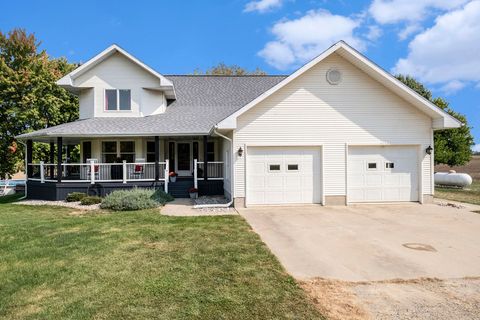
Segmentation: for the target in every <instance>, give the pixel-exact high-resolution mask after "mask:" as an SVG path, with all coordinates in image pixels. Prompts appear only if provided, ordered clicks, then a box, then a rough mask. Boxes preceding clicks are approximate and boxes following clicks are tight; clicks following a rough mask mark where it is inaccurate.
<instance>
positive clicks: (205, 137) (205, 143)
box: [203, 136, 208, 181]
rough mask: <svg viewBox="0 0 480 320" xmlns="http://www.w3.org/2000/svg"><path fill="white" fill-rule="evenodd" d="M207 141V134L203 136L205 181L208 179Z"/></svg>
mask: <svg viewBox="0 0 480 320" xmlns="http://www.w3.org/2000/svg"><path fill="white" fill-rule="evenodd" d="M207 142H208V136H203V180H204V181H207V180H208V173H207V171H208V170H207V168H208V160H207V156H208V152H207V151H208V150H207Z"/></svg>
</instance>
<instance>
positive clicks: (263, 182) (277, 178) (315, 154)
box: [247, 147, 322, 205]
mask: <svg viewBox="0 0 480 320" xmlns="http://www.w3.org/2000/svg"><path fill="white" fill-rule="evenodd" d="M247 152H248V155H247V203H248V204H249V205H250V204H299V203H320V202H321V198H322V197H321V194H322V193H321V188H322V184H321V181H322V180H321V167H322V166H321V156H320V148H319V147H318V148H314V147H312V148H305V147H248V149H247Z"/></svg>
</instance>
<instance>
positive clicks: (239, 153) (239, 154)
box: [237, 147, 243, 157]
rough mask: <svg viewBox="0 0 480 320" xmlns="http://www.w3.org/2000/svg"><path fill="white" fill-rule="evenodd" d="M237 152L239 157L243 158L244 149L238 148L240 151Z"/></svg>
mask: <svg viewBox="0 0 480 320" xmlns="http://www.w3.org/2000/svg"><path fill="white" fill-rule="evenodd" d="M237 152H238V156H239V157H241V156H242V154H243V149H242V147H240V148H238V151H237Z"/></svg>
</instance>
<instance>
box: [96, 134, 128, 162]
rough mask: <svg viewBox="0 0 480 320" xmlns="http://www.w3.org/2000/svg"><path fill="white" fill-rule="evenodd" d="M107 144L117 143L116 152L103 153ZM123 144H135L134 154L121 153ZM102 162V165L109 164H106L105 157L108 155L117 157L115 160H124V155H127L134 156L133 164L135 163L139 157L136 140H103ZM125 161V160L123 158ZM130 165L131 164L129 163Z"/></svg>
mask: <svg viewBox="0 0 480 320" xmlns="http://www.w3.org/2000/svg"><path fill="white" fill-rule="evenodd" d="M105 142H115V152H104V151H103V144H104V143H105ZM122 142H131V143H133V151H132V152H121V151H120V144H121V143H122ZM100 143H101V145H100V146H101V149H100V150H101V154H100V156H101V160H102V163H108V162H105V155H107V154H114V155H115V158H122V154H125V155H133V163H135V161H136V157H137V153H136V143H135V140H102V141H101V142H100ZM122 160H123V158H122ZM128 163H130V162H128Z"/></svg>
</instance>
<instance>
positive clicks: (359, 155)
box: [348, 146, 418, 202]
mask: <svg viewBox="0 0 480 320" xmlns="http://www.w3.org/2000/svg"><path fill="white" fill-rule="evenodd" d="M348 201H349V202H381V201H386V202H388V201H418V153H417V148H416V147H390V146H389V147H349V148H348Z"/></svg>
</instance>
